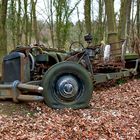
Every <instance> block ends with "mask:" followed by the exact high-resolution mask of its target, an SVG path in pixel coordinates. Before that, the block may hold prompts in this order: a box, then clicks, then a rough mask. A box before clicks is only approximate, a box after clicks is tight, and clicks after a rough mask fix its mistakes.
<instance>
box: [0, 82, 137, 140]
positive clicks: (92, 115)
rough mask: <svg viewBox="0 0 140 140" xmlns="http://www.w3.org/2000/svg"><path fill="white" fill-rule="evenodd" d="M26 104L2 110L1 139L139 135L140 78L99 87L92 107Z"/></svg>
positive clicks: (101, 138)
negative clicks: (7, 112) (6, 112)
mask: <svg viewBox="0 0 140 140" xmlns="http://www.w3.org/2000/svg"><path fill="white" fill-rule="evenodd" d="M17 106H18V105H17ZM26 108H27V111H26V113H24V114H23V113H17V114H16V113H13V114H11V115H4V114H0V139H3V140H4V139H5V140H7V139H12V140H14V139H15V140H26V139H30V140H46V139H47V140H49V139H50V140H52V139H54V140H57V139H58V140H69V139H73V140H79V139H89V140H91V139H98V140H109V139H110V140H117V139H128V140H129V139H140V81H138V80H133V81H129V82H128V83H125V84H123V85H119V86H116V87H108V88H106V85H105V86H102V87H100V88H99V87H98V88H96V90H95V91H94V93H93V98H92V100H91V107H90V108H89V109H81V110H72V109H63V110H53V109H50V108H48V107H47V106H46V105H45V104H43V103H28V104H27V106H26ZM17 112H19V110H17ZM20 112H22V110H21V111H20Z"/></svg>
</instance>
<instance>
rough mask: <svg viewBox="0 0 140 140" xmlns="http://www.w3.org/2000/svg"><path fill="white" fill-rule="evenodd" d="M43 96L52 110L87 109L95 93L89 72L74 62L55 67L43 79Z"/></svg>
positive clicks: (58, 64) (62, 63) (59, 64)
mask: <svg viewBox="0 0 140 140" xmlns="http://www.w3.org/2000/svg"><path fill="white" fill-rule="evenodd" d="M43 88H44V91H43V96H44V100H45V103H46V104H47V105H48V106H49V107H51V108H58V109H59V108H73V109H78V108H85V107H87V106H88V104H89V101H90V99H91V96H92V92H93V84H92V80H91V78H90V75H89V73H88V71H87V70H86V69H85V68H84V67H82V66H81V65H80V64H77V63H74V62H61V63H57V64H55V65H53V66H52V67H51V68H50V69H49V70H48V71H47V72H46V73H45V75H44V78H43Z"/></svg>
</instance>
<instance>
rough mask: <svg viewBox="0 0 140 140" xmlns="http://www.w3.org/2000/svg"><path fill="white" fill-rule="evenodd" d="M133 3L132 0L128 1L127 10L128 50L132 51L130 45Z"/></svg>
mask: <svg viewBox="0 0 140 140" xmlns="http://www.w3.org/2000/svg"><path fill="white" fill-rule="evenodd" d="M131 4H132V0H128V3H127V12H126V21H127V24H126V25H127V27H126V28H127V29H126V34H127V36H126V45H127V48H128V51H130V52H131V47H129V46H130V24H131V22H130V16H131Z"/></svg>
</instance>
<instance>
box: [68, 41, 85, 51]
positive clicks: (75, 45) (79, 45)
mask: <svg viewBox="0 0 140 140" xmlns="http://www.w3.org/2000/svg"><path fill="white" fill-rule="evenodd" d="M84 49H85V48H84V46H83V44H82V43H80V42H78V41H75V42H73V43H71V45H70V47H69V51H70V53H74V52H82V51H83V50H84Z"/></svg>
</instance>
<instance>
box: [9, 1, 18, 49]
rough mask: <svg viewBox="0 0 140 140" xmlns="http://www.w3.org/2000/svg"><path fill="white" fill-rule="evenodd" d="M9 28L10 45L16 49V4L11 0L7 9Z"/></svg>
mask: <svg viewBox="0 0 140 140" xmlns="http://www.w3.org/2000/svg"><path fill="white" fill-rule="evenodd" d="M9 20H10V22H9V26H10V30H11V32H12V36H11V38H12V43H13V48H15V47H16V26H17V25H16V2H15V0H11V2H10V7H9Z"/></svg>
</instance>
